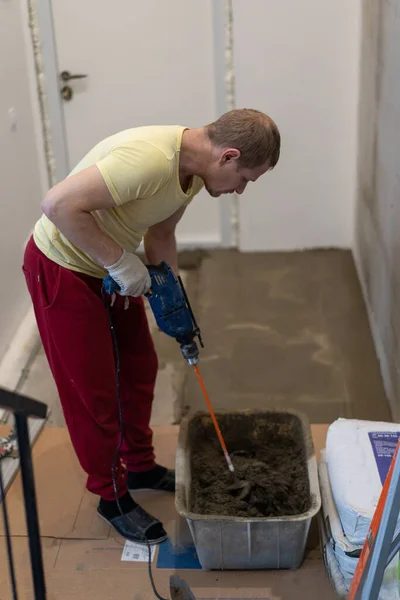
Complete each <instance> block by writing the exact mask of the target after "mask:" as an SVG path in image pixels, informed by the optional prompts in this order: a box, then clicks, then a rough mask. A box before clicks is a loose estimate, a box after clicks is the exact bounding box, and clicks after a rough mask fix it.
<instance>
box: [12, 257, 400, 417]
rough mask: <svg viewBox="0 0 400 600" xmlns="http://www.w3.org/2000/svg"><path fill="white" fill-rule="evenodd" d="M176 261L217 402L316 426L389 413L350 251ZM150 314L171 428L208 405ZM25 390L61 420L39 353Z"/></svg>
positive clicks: (162, 413)
mask: <svg viewBox="0 0 400 600" xmlns="http://www.w3.org/2000/svg"><path fill="white" fill-rule="evenodd" d="M201 259H202V260H201ZM181 267H182V268H183V270H182V275H183V278H184V281H185V282H186V285H187V291H188V293H189V296H190V298H191V301H192V303H193V308H194V309H195V313H196V317H197V319H198V321H199V324H200V326H201V329H202V333H203V338H204V342H205V349H204V350H202V351H201V361H200V368H201V372H202V374H203V377H204V380H205V383H206V386H207V388H208V391H209V394H210V397H211V400H212V402H213V404H214V406H215V407H216V408H217V409H218V408H222V409H227V408H228V409H229V408H260V407H265V408H270V407H273V408H279V407H281V408H294V409H296V410H300V411H302V412H304V413H306V414H307V415H308V417H309V419H310V421H311V422H313V423H330V422H332V421H333V420H334V419H336V418H337V417H340V416H342V417H356V418H361V419H373V420H391V415H390V411H389V407H388V403H387V400H386V397H385V393H384V390H383V385H382V380H381V375H380V371H379V365H378V361H377V358H376V355H375V349H374V345H373V342H372V338H371V333H370V329H369V325H368V319H367V314H366V311H365V306H364V302H363V299H362V296H361V290H360V286H359V283H358V280H357V276H356V272H355V268H354V264H353V259H352V256H351V253H350V252H348V251H339V250H327V251H322V250H321V251H306V252H292V253H269V254H264V253H263V254H240V253H239V252H236V251H215V252H211V253H209V254H206V255H201V254H199V253H195V254H194V255H192V256H191V255H186V254H185V255H183V256H182V257H181ZM193 267H196V268H193ZM146 305H147V302H146ZM147 313H148V318H149V323H150V328H151V331H152V334H153V338H154V341H155V344H156V349H157V352H158V356H159V373H158V378H157V385H156V393H155V400H154V409H153V416H152V424H153V425H167V424H171V423H175V422H179V421H180V419H181V417H182V415H184V414H187V413H192V412H194V411H196V410H198V409H204V407H205V404H204V400H203V398H202V395H201V392H200V390H199V386H198V382H197V379H196V377H195V374H194V373H193V371H192V369H191V368H190V367H188V366H187V365H186V364H185V363H184V361H183V359H182V357H181V354H180V351H179V347H178V344H177V343H176V342H175V341H174V340H173V339H171V338H167V337H166V336H165V335H164V334H161V333H160V332H159V331H158V330H157V327H156V325H155V322H154V319H153V315H152V314H151V311H150V309H149V307H148V305H147ZM23 392H24V393H26V394H28V395H31V396H33V397H35V398H38V399H40V400H42V401H44V402H46V403H47V404H48V405H49V406H50V407H51V411H52V415H51V417H50V419H49V425H50V426H51V425H53V426H58V427H59V426H63V425H64V419H63V415H62V411H61V408H60V405H59V400H58V395H57V390H56V388H55V385H54V383H53V380H52V377H51V373H50V370H49V368H48V366H47V361H46V358H45V355H44V353H43V351H41V352H39V354H38V356H37V358H36V360H35V362H34V363H33V365H32V368H31V371H30V373H29V376H28V378H27V381H26V382H25V385H24V389H23Z"/></svg>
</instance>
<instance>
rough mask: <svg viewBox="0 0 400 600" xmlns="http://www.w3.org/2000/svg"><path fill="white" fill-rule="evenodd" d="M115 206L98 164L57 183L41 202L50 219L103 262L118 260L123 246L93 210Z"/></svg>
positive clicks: (65, 233)
mask: <svg viewBox="0 0 400 600" xmlns="http://www.w3.org/2000/svg"><path fill="white" fill-rule="evenodd" d="M114 206H115V202H114V200H113V198H112V196H111V194H110V192H109V190H108V188H107V186H106V184H105V182H104V179H103V177H102V176H101V173H100V171H99V170H98V169H97V167H96V166H95V165H93V166H91V167H88V168H87V169H84V170H83V171H81V172H80V173H77V174H76V175H71V176H70V177H68V178H67V179H64V181H61V182H60V183H58V184H57V185H55V186H54V187H53V188H52V189H51V190H49V192H47V194H46V196H45V198H44V200H43V202H42V210H43V212H44V214H45V215H46V216H47V217H48V218H49V219H50V221H52V222H53V223H54V224H55V225H56V226H57V228H58V229H59V230H60V231H61V232H62V233H63V234H64V235H65V236H66V237H67V238H68V240H70V241H71V242H72V243H73V244H74V245H75V246H77V247H78V248H80V249H81V250H83V251H84V252H86V253H87V254H88V255H89V256H91V257H92V258H93V259H94V260H95V261H96V262H97V263H98V264H99V265H101V266H103V265H113V264H114V263H116V262H117V261H118V260H119V258H120V257H121V256H122V248H121V247H120V246H119V245H118V244H116V243H115V242H114V241H113V240H112V239H111V238H110V237H109V236H108V235H107V234H106V233H104V232H103V231H102V230H101V229H100V227H99V226H98V225H97V223H96V221H95V219H94V218H93V215H92V214H91V213H92V212H93V211H95V210H99V209H102V208H112V207H114Z"/></svg>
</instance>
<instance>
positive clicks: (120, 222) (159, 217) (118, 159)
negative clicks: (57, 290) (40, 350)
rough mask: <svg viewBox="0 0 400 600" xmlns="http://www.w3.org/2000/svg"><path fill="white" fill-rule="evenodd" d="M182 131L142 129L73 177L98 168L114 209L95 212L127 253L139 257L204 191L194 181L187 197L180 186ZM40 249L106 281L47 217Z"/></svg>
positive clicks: (118, 139)
mask: <svg viewBox="0 0 400 600" xmlns="http://www.w3.org/2000/svg"><path fill="white" fill-rule="evenodd" d="M185 129H186V128H185V127H180V126H165V127H162V126H152V127H137V128H135V129H128V130H126V131H122V132H120V133H117V134H115V135H113V136H111V137H108V138H107V139H105V140H103V141H102V142H100V143H99V144H97V145H96V146H95V147H94V148H93V149H92V150H90V152H89V153H88V154H87V155H86V156H85V157H84V158H83V159H82V160H81V162H80V163H79V164H78V165H77V166H76V167H75V169H74V170H73V171H72V172H71V173H70V175H73V174H74V173H78V172H79V171H82V170H83V169H85V168H87V167H89V166H91V165H94V164H95V165H97V167H98V169H99V171H100V173H101V175H102V176H103V178H104V181H105V183H106V185H107V187H108V189H109V191H110V194H111V196H112V197H113V199H114V202H115V207H113V208H108V209H102V210H97V211H94V212H93V213H92V214H93V216H94V218H95V220H96V222H97V224H98V226H99V227H100V228H101V229H102V230H103V231H104V232H105V233H107V234H108V235H109V236H110V237H111V238H112V239H113V240H114V241H115V242H117V243H118V244H119V245H120V246H121V247H122V248H124V249H125V250H126V251H127V252H135V250H136V249H137V248H138V246H139V245H140V242H141V240H142V238H143V236H144V234H145V233H146V231H147V229H148V228H149V227H150V226H151V225H155V224H156V223H160V222H161V221H164V220H165V219H167V218H168V217H170V216H171V215H173V214H174V213H175V212H176V211H177V210H178V209H179V208H181V207H183V206H186V205H187V204H189V202H190V201H191V200H192V199H193V197H194V196H195V195H196V194H197V193H198V192H199V191H200V190H201V188H202V186H203V180H202V179H200V178H199V177H193V178H192V181H191V183H190V186H189V189H188V190H187V191H186V192H183V190H182V188H181V185H180V182H179V155H180V148H181V142H182V134H183V132H184V130H185ZM33 235H34V240H35V243H36V245H37V246H38V248H39V249H40V250H41V251H42V252H43V253H44V254H45V255H46V256H47V257H48V258H50V259H51V260H53V261H54V262H56V263H58V264H59V265H61V266H63V267H67V268H69V269H72V270H75V271H80V272H82V273H86V274H87V275H93V276H94V277H104V276H105V275H106V273H107V272H106V270H105V269H103V268H102V267H100V266H99V265H98V264H97V263H96V262H95V261H94V260H93V259H92V258H91V257H90V256H89V255H88V254H86V253H85V252H82V250H80V249H79V248H77V247H76V246H75V245H74V244H72V243H71V242H70V241H69V240H68V239H67V238H66V237H65V236H64V235H63V234H62V233H61V231H59V229H58V228H57V227H56V226H55V225H54V223H52V222H51V221H50V220H49V219H48V218H47V217H46V215H42V217H41V218H40V219H39V221H38V222H37V223H36V225H35V229H34V234H33Z"/></svg>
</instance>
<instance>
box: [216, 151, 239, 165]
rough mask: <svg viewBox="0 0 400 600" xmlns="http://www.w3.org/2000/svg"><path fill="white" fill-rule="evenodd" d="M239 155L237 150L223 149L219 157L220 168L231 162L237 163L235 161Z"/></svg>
mask: <svg viewBox="0 0 400 600" xmlns="http://www.w3.org/2000/svg"><path fill="white" fill-rule="evenodd" d="M240 155H241V153H240V150H238V149H237V148H225V150H224V151H223V152H222V154H221V156H220V157H219V164H220V165H221V166H222V165H224V164H226V163H228V162H231V161H233V160H235V161H237V160H239V158H240Z"/></svg>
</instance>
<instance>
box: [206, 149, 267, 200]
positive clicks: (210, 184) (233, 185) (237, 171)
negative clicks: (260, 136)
mask: <svg viewBox="0 0 400 600" xmlns="http://www.w3.org/2000/svg"><path fill="white" fill-rule="evenodd" d="M239 159H240V152H239V150H236V149H234V148H229V149H226V150H223V151H222V152H221V153H220V154H219V155H218V156H215V157H213V160H212V161H211V162H210V164H209V165H208V168H207V171H206V173H205V174H204V186H205V188H206V190H207V192H208V193H209V194H210V195H211V196H213V198H218V197H219V196H221V194H233V193H236V194H242V193H243V192H244V190H245V189H246V186H247V184H248V183H249V181H257V179H258V178H259V177H261V175H264V173H266V172H267V171H268V169H269V166H268V164H265V165H262V166H261V167H256V168H254V169H248V168H244V167H241V166H240V161H239Z"/></svg>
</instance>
